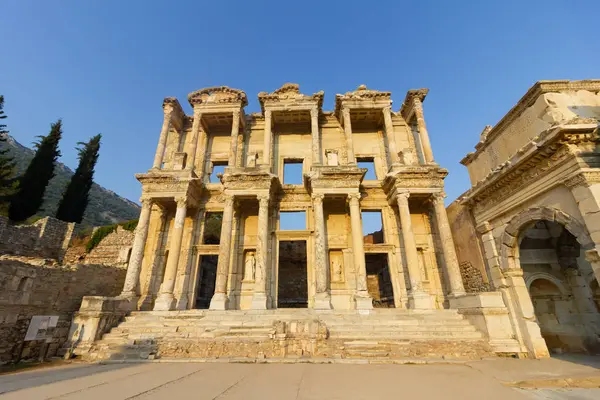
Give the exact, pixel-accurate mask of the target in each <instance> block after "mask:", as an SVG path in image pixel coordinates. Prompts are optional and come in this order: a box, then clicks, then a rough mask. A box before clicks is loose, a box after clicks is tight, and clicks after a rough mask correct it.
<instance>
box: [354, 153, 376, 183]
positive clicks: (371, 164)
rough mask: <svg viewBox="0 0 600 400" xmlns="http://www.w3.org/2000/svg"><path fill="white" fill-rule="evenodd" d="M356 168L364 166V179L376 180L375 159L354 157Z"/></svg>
mask: <svg viewBox="0 0 600 400" xmlns="http://www.w3.org/2000/svg"><path fill="white" fill-rule="evenodd" d="M356 163H357V164H358V168H366V169H367V173H366V174H365V179H364V180H365V181H376V180H377V175H376V174H375V160H374V159H373V157H359V158H357V159H356Z"/></svg>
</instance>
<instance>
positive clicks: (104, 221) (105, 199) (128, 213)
mask: <svg viewBox="0 0 600 400" xmlns="http://www.w3.org/2000/svg"><path fill="white" fill-rule="evenodd" d="M7 139H8V140H7V141H6V142H0V150H1V149H3V148H8V149H9V150H10V151H9V153H8V154H9V155H11V156H12V157H14V161H15V163H16V169H17V173H18V174H22V173H23V172H24V171H25V169H27V166H28V165H29V162H30V161H31V159H32V158H33V155H34V154H35V152H34V151H33V150H32V149H30V148H27V147H25V146H23V145H22V144H20V143H19V142H17V141H16V140H15V139H14V138H13V137H11V136H8V137H7ZM55 174H56V175H55V176H54V177H53V178H52V179H51V180H50V183H49V185H48V187H47V188H46V192H45V194H44V202H43V204H42V207H41V209H40V210H39V211H38V212H37V214H36V215H37V216H40V217H43V216H52V217H54V216H55V215H56V210H57V209H58V203H59V202H60V199H61V197H62V194H63V192H64V190H65V189H66V187H67V185H68V184H69V180H70V179H71V176H72V175H73V171H72V170H71V169H70V168H68V167H67V166H65V165H64V164H63V163H60V162H57V163H56V168H55ZM139 213H140V207H139V206H138V205H137V204H135V203H134V202H132V201H130V200H127V199H125V198H123V197H121V196H119V195H117V194H116V193H114V192H113V191H110V190H108V189H105V188H103V187H102V186H100V185H98V184H96V183H94V184H93V185H92V189H91V190H90V196H89V203H88V206H87V208H86V210H85V213H84V215H83V220H82V224H83V225H87V226H101V225H110V224H115V223H118V222H123V221H129V220H134V219H137V218H138V216H139Z"/></svg>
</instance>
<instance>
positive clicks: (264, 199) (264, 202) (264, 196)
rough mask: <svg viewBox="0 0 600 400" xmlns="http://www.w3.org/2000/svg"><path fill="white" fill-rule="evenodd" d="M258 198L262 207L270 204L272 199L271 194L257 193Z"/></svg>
mask: <svg viewBox="0 0 600 400" xmlns="http://www.w3.org/2000/svg"><path fill="white" fill-rule="evenodd" d="M256 198H257V199H258V203H259V205H260V206H261V207H264V206H268V205H269V200H270V199H271V196H270V195H268V194H259V195H256Z"/></svg>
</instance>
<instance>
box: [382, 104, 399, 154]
mask: <svg viewBox="0 0 600 400" xmlns="http://www.w3.org/2000/svg"><path fill="white" fill-rule="evenodd" d="M382 111H383V122H384V124H385V136H386V137H387V140H388V148H389V152H390V160H391V162H392V164H395V163H397V162H398V149H397V147H396V136H395V135H394V125H393V124H392V107H391V106H387V107H383V109H382Z"/></svg>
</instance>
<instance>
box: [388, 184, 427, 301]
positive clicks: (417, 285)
mask: <svg viewBox="0 0 600 400" xmlns="http://www.w3.org/2000/svg"><path fill="white" fill-rule="evenodd" d="M409 196H410V194H409V192H400V193H397V194H396V200H397V202H398V213H399V215H400V225H401V228H400V229H401V230H402V239H403V240H402V241H403V242H404V254H405V255H406V264H407V265H406V267H407V269H408V276H409V279H410V292H409V294H408V298H409V303H410V306H411V308H420V309H430V308H433V304H432V301H431V296H430V295H429V294H427V293H425V292H424V291H423V283H422V280H423V277H422V276H421V271H420V268H419V254H418V253H417V244H416V241H415V235H414V233H413V230H412V221H411V217H410V209H409V206H408V197H409Z"/></svg>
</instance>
